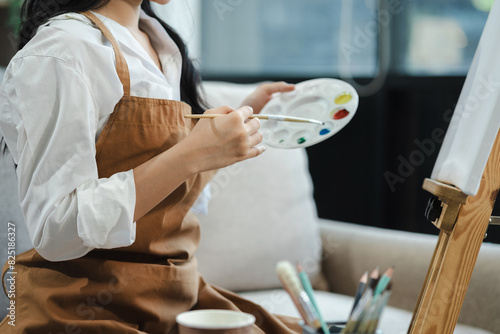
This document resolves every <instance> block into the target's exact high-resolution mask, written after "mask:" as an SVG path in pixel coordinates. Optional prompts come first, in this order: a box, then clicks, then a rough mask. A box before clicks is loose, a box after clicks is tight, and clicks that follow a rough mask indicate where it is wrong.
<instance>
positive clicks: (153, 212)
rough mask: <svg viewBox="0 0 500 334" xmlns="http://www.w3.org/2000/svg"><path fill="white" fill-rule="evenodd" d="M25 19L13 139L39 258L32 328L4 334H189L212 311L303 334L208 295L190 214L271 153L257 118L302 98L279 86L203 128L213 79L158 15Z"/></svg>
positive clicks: (9, 97)
mask: <svg viewBox="0 0 500 334" xmlns="http://www.w3.org/2000/svg"><path fill="white" fill-rule="evenodd" d="M154 2H157V3H160V4H166V3H167V2H168V0H155V1H154ZM141 8H142V9H141ZM23 9H24V13H25V16H24V17H25V19H24V21H23V24H22V29H21V36H20V37H21V38H20V49H21V50H20V51H19V52H18V54H17V55H16V56H15V57H14V59H13V60H12V61H11V63H10V64H9V67H8V70H7V73H6V75H5V79H4V82H3V84H2V86H1V89H0V110H1V113H0V128H1V130H2V132H3V134H4V136H5V141H6V143H7V145H8V146H9V149H10V150H11V151H12V155H13V157H14V160H15V161H16V163H17V164H18V167H17V173H18V176H19V190H20V199H21V206H22V209H23V212H24V215H25V218H26V222H27V225H28V230H29V232H30V236H31V239H32V241H33V243H34V246H35V250H32V251H29V252H27V253H24V254H22V255H20V256H18V257H17V259H16V260H17V262H16V267H15V269H16V271H17V273H18V274H17V277H16V298H15V303H16V326H15V327H12V326H10V325H8V324H7V322H6V321H4V322H3V323H2V326H1V328H0V329H1V332H2V333H11V332H12V333H176V332H177V327H176V324H175V316H176V315H177V314H178V313H180V312H183V311H186V310H190V309H202V308H223V309H234V310H242V311H245V312H248V313H252V314H254V315H255V316H256V318H257V322H256V323H257V325H258V326H259V327H260V329H258V328H257V327H255V332H265V333H296V332H299V331H300V329H299V328H298V325H297V323H296V321H295V320H292V319H285V318H277V317H275V316H272V315H270V314H268V313H267V312H265V311H264V310H263V309H261V308H260V307H258V306H256V305H254V304H252V303H250V302H248V301H246V300H244V299H242V298H240V297H238V296H236V295H235V294H233V293H231V292H228V291H225V290H223V289H219V288H216V287H213V286H210V285H209V284H206V283H205V282H204V281H203V279H202V278H201V277H200V276H199V274H198V272H197V270H196V260H195V258H194V257H193V253H194V251H195V249H196V247H197V245H198V240H199V227H198V222H197V221H196V219H195V217H194V216H193V214H192V213H191V212H190V208H191V207H192V206H193V205H194V204H195V202H196V199H197V197H198V195H199V194H200V192H201V191H202V190H203V188H204V187H205V185H206V183H207V181H208V179H209V177H210V174H211V172H210V171H213V170H214V169H217V168H221V167H224V166H228V165H231V164H233V163H235V162H238V161H243V160H246V159H250V158H253V157H255V156H258V155H259V154H261V153H262V152H263V148H262V147H261V146H260V143H261V140H262V136H261V134H260V133H259V132H258V129H259V125H260V124H259V121H258V120H257V119H250V118H249V116H250V115H251V114H252V108H251V107H253V112H259V111H260V109H261V108H262V107H263V105H264V104H265V103H266V102H267V101H268V100H269V99H270V97H271V94H273V93H274V92H284V91H289V90H292V89H293V86H291V85H287V84H285V83H273V84H268V85H263V86H260V87H259V88H258V89H257V90H256V91H255V92H254V93H253V94H252V95H251V96H249V97H248V99H247V100H246V104H248V105H250V106H251V107H249V106H246V107H242V108H240V109H238V110H232V109H231V108H229V107H219V108H215V109H211V110H209V111H208V112H209V113H219V114H227V115H226V116H225V117H219V118H216V119H211V120H200V121H199V122H195V121H190V120H189V121H188V120H187V119H186V118H185V117H184V115H186V114H188V113H190V112H191V109H192V111H193V112H195V113H201V112H203V110H204V108H203V105H202V104H201V103H200V99H199V96H198V87H197V84H198V82H199V76H198V75H197V73H196V71H195V69H194V67H193V65H192V63H191V62H190V60H189V59H188V58H187V52H186V50H185V46H184V44H183V43H182V41H181V40H180V38H179V37H178V35H176V34H175V33H174V32H173V31H172V30H171V29H170V28H169V27H168V26H167V25H166V24H164V23H163V22H161V21H160V20H159V19H158V18H157V17H156V16H155V15H154V13H153V11H152V10H151V5H150V2H149V1H147V0H146V1H144V2H142V1H141V0H108V1H79V0H73V1H70V0H64V1H55V0H54V1H53V3H50V2H47V1H36V0H35V1H26V2H25V4H24V7H23ZM179 100H181V101H184V102H179ZM186 102H187V103H186Z"/></svg>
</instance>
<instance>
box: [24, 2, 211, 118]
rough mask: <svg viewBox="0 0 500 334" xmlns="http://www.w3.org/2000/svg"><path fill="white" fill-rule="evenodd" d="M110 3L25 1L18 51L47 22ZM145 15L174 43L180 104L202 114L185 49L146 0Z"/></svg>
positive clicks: (195, 79)
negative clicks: (179, 69)
mask: <svg viewBox="0 0 500 334" xmlns="http://www.w3.org/2000/svg"><path fill="white" fill-rule="evenodd" d="M109 1H110V0H85V1H82V0H25V1H24V3H23V6H22V9H21V26H20V30H19V42H18V49H19V50H20V49H22V48H23V47H24V46H25V45H26V43H28V42H29V41H30V39H31V38H32V37H33V36H34V34H35V33H36V31H37V29H38V27H40V26H41V25H42V24H44V23H45V22H47V21H48V20H49V19H50V18H52V17H54V16H57V15H60V14H64V13H70V12H76V13H82V12H85V11H88V10H94V9H98V8H101V7H103V6H105V5H106V4H108V3H109ZM141 7H142V9H143V10H144V12H145V13H146V14H148V15H149V16H151V17H153V18H155V19H156V20H158V22H160V24H161V25H162V26H163V28H164V29H165V30H166V31H167V33H168V34H169V36H170V37H171V38H172V39H173V40H174V42H175V44H177V47H178V48H179V50H180V52H181V55H182V74H181V85H180V91H181V100H182V101H184V102H186V103H187V104H189V105H190V106H191V108H192V111H193V113H194V114H202V113H203V112H204V111H205V109H207V107H206V103H205V102H204V101H203V99H202V98H201V96H200V92H199V86H200V83H201V75H200V73H199V71H198V69H197V68H196V66H195V65H194V63H193V61H192V60H191V59H190V58H189V56H188V50H187V48H186V45H185V44H184V42H183V41H182V38H181V37H180V36H179V34H177V33H176V32H175V31H174V30H173V29H172V28H171V27H170V26H169V25H168V24H166V23H165V22H164V21H163V20H161V19H160V18H159V17H158V16H157V15H156V13H155V12H154V11H153V8H152V7H151V3H150V2H149V0H144V1H143V2H142V5H141Z"/></svg>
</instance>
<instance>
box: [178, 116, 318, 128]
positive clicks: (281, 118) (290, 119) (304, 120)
mask: <svg viewBox="0 0 500 334" xmlns="http://www.w3.org/2000/svg"><path fill="white" fill-rule="evenodd" d="M227 115H228V114H200V115H191V114H190V115H184V117H185V118H215V117H221V116H227ZM249 118H258V119H265V120H272V121H282V122H298V123H313V124H320V125H324V124H325V123H324V122H322V121H318V120H317V119H312V118H302V117H295V116H283V115H260V114H253V115H250V116H249Z"/></svg>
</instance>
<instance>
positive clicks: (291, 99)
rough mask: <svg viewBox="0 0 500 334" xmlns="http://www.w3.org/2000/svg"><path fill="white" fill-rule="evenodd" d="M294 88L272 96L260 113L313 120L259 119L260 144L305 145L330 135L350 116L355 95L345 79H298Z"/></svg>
mask: <svg viewBox="0 0 500 334" xmlns="http://www.w3.org/2000/svg"><path fill="white" fill-rule="evenodd" d="M295 87H296V88H295V90H294V91H292V92H287V93H279V94H276V95H274V96H273V98H272V99H271V101H269V102H268V103H267V104H266V105H265V106H264V108H263V109H262V111H261V114H264V115H265V114H268V115H283V116H295V117H302V118H308V119H315V120H318V121H321V122H323V125H319V124H312V123H295V122H280V121H276V120H269V121H263V122H262V123H261V130H260V131H261V132H262V134H263V135H264V143H265V144H266V145H269V146H272V147H276V148H297V147H307V146H311V145H314V144H317V143H319V142H322V141H323V140H325V139H327V138H330V137H331V136H333V135H334V134H336V133H337V132H339V131H340V130H341V129H342V128H343V127H344V126H346V125H347V123H349V122H350V121H351V119H352V118H353V116H354V114H355V113H356V110H357V108H358V103H359V96H358V94H357V93H356V90H355V89H354V88H353V87H352V86H351V85H350V84H348V83H347V82H345V81H342V80H338V79H328V78H324V79H314V80H308V81H304V82H301V83H299V84H297V85H296V86H295Z"/></svg>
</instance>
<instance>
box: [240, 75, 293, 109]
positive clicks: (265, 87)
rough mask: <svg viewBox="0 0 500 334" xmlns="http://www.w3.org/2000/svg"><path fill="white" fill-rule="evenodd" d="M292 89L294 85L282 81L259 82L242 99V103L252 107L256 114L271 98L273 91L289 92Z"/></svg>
mask: <svg viewBox="0 0 500 334" xmlns="http://www.w3.org/2000/svg"><path fill="white" fill-rule="evenodd" d="M294 89H295V85H291V84H288V83H286V82H284V81H280V82H272V83H265V84H261V85H259V86H258V87H257V89H256V90H255V91H254V92H253V93H252V94H250V95H249V96H248V97H247V98H246V99H245V100H244V101H243V105H244V106H250V107H252V108H253V112H254V113H255V114H258V113H260V111H261V110H262V108H264V106H265V105H266V103H267V102H269V100H271V97H272V95H273V94H274V93H284V92H290V91H292V90H294Z"/></svg>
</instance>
